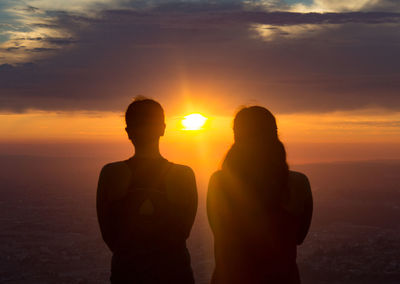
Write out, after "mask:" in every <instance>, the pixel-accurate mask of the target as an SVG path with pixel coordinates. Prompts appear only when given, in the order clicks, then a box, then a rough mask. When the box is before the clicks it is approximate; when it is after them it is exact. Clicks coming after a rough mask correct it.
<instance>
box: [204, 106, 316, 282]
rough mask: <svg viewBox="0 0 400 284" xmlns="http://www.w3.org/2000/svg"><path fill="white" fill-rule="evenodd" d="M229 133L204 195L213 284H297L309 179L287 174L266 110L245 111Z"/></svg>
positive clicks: (309, 212) (307, 213)
mask: <svg viewBox="0 0 400 284" xmlns="http://www.w3.org/2000/svg"><path fill="white" fill-rule="evenodd" d="M233 131H234V139H235V142H234V144H233V145H232V147H231V148H230V150H229V151H228V153H227V155H226V157H225V160H224V162H223V165H222V169H221V170H220V171H217V172H216V173H214V174H213V175H212V177H211V179H210V183H209V189H208V194H207V211H208V218H209V222H210V226H211V229H212V231H213V234H214V249H215V265H216V266H215V270H214V274H213V277H212V283H213V284H221V283H222V284H235V283H241V284H256V283H257V284H258V283H284V284H286V283H287V284H289V283H300V277H299V274H298V269H297V264H296V247H297V245H299V244H301V243H302V242H303V240H304V238H305V236H306V234H307V232H308V229H309V226H310V222H311V215H312V196H311V190H310V185H309V182H308V179H307V177H306V176H305V175H303V174H301V173H298V172H293V171H289V168H288V164H287V162H286V152H285V148H284V146H283V144H282V142H281V141H280V140H279V138H278V133H277V125H276V121H275V117H274V116H273V115H272V114H271V113H270V112H269V111H268V110H267V109H265V108H263V107H260V106H252V107H247V108H243V109H242V110H240V111H239V112H238V113H237V115H236V117H235V120H234V126H233Z"/></svg>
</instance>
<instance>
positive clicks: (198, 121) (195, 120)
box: [182, 113, 207, 130]
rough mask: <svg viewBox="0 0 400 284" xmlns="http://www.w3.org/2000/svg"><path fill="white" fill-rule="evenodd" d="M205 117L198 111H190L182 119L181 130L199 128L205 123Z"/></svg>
mask: <svg viewBox="0 0 400 284" xmlns="http://www.w3.org/2000/svg"><path fill="white" fill-rule="evenodd" d="M206 121H207V118H206V117H205V116H203V115H201V114H200V113H192V114H189V115H187V116H185V118H184V119H183V120H182V125H183V130H200V129H202V128H203V126H204V124H205V123H206Z"/></svg>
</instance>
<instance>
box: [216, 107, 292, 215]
mask: <svg viewBox="0 0 400 284" xmlns="http://www.w3.org/2000/svg"><path fill="white" fill-rule="evenodd" d="M233 132H234V137H235V143H234V144H233V145H232V147H231V148H230V149H229V151H228V153H227V155H226V157H225V160H224V163H223V166H222V169H223V170H225V171H228V172H229V173H230V174H231V175H234V176H235V177H236V178H237V179H239V180H240V181H241V182H242V183H243V184H245V185H246V188H247V189H248V190H251V189H253V192H254V189H255V190H256V192H258V193H257V195H259V196H260V197H261V199H266V200H267V203H268V204H269V205H268V206H269V207H271V206H272V207H274V205H279V204H280V203H281V201H282V199H284V198H286V197H287V192H288V191H287V180H288V173H289V168H288V165H287V163H286V151H285V147H284V146H283V144H282V142H281V141H280V140H279V137H278V132H277V125H276V120H275V117H274V116H273V115H272V113H271V112H270V111H268V110H267V109H266V108H264V107H261V106H250V107H245V108H243V109H241V110H240V111H239V112H238V113H237V115H236V116H235V119H234V125H233ZM261 199H260V200H261Z"/></svg>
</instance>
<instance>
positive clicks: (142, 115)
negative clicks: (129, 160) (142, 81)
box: [125, 98, 165, 146]
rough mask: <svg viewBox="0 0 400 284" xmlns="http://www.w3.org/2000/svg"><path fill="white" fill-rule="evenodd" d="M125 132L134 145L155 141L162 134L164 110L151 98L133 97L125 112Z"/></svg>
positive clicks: (163, 129)
mask: <svg viewBox="0 0 400 284" xmlns="http://www.w3.org/2000/svg"><path fill="white" fill-rule="evenodd" d="M125 121H126V128H125V130H126V132H127V133H128V137H129V139H130V140H131V141H132V143H133V144H134V145H135V146H141V145H146V144H149V143H153V142H156V141H158V140H159V139H160V137H161V136H163V135H164V131H165V122H164V110H163V108H162V107H161V105H160V104H159V103H158V102H156V101H154V100H151V99H146V98H140V99H135V100H134V101H133V102H132V103H131V104H130V105H129V106H128V109H127V110H126V113H125Z"/></svg>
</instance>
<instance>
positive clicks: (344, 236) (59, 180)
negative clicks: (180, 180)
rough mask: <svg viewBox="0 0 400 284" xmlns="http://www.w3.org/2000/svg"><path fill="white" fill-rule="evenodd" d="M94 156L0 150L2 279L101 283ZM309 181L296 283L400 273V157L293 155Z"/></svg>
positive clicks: (105, 271)
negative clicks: (324, 159) (330, 159)
mask: <svg viewBox="0 0 400 284" xmlns="http://www.w3.org/2000/svg"><path fill="white" fill-rule="evenodd" d="M107 161H108V160H104V159H102V158H83V157H82V158H78V157H77V158H61V157H59V158H57V157H40V156H17V155H13V156H6V155H3V156H1V157H0V169H1V172H0V192H1V199H0V220H1V221H0V226H1V228H2V230H1V231H0V282H1V283H107V281H108V277H109V264H110V253H109V252H108V250H107V248H106V246H105V245H104V244H103V242H102V240H101V237H100V233H99V230H98V226H97V219H96V212H95V192H96V183H97V177H98V173H99V170H100V168H101V166H102V165H103V164H104V163H105V162H107ZM292 169H294V170H299V171H302V172H304V173H306V174H307V175H308V176H309V178H310V181H311V184H312V189H313V194H314V202H315V211H314V218H313V222H312V227H311V231H310V233H309V235H308V237H307V239H306V241H305V243H304V244H303V245H302V246H301V247H299V257H298V263H299V266H300V269H301V274H302V278H303V282H304V283H399V282H400V260H399V258H398V256H399V255H400V225H399V222H398V220H399V218H400V203H399V200H400V175H399V172H400V161H366V162H341V163H324V164H306V165H297V166H296V165H293V166H292ZM206 180H207V177H198V183H199V197H200V206H199V210H198V215H197V219H196V223H195V226H194V228H193V231H192V235H191V238H190V240H189V247H190V251H191V255H192V262H193V269H194V272H195V275H196V279H197V283H208V281H209V277H210V275H211V271H212V267H213V253H212V238H211V235H210V231H209V228H208V224H207V221H206V218H205V216H206V215H205V211H204V197H205V190H206V189H205V184H206Z"/></svg>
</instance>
